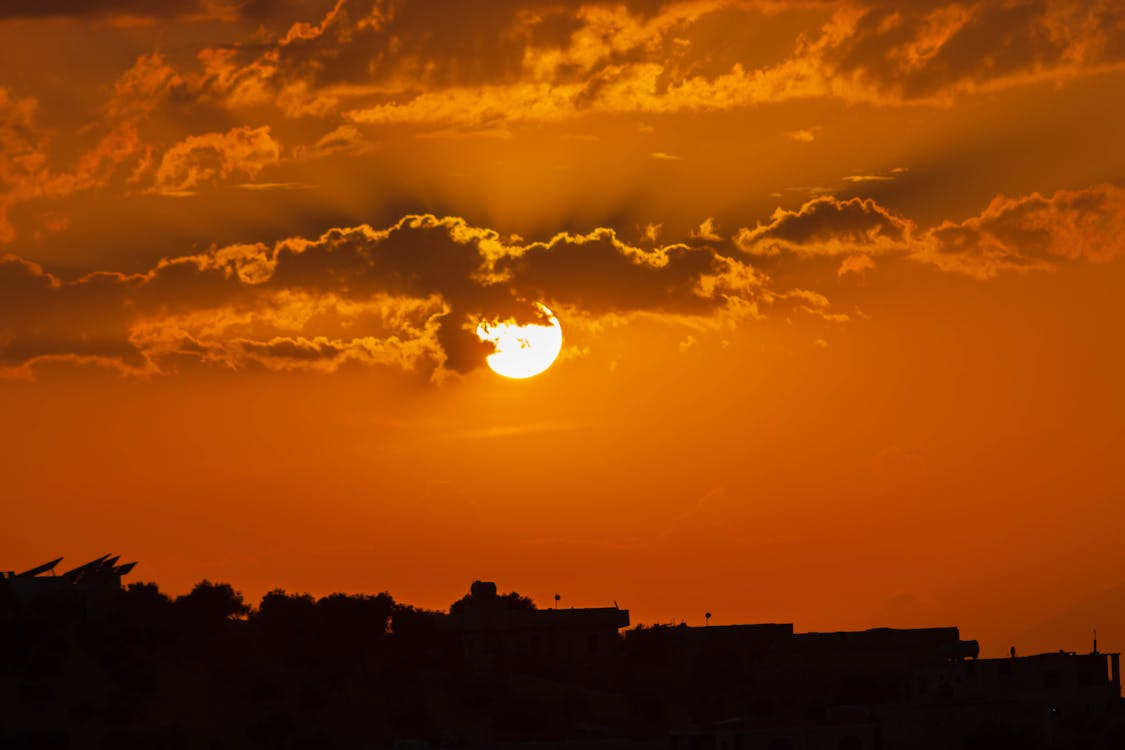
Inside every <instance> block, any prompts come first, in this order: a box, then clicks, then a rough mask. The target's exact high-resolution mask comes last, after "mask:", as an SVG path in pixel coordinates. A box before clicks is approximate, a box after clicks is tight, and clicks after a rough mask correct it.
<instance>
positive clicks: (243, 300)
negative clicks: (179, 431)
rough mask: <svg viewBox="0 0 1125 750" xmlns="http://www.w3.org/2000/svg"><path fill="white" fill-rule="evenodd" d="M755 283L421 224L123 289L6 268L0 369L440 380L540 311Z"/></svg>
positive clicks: (717, 267)
mask: <svg viewBox="0 0 1125 750" xmlns="http://www.w3.org/2000/svg"><path fill="white" fill-rule="evenodd" d="M764 281H765V279H764V277H762V276H759V275H757V274H755V273H754V272H753V271H752V269H749V267H747V266H745V265H743V264H740V263H739V262H738V261H735V260H733V259H729V258H725V257H723V256H721V255H719V254H718V253H717V252H716V251H715V250H714V249H712V248H711V247H709V246H705V245H697V246H688V245H672V246H667V247H651V248H647V249H641V248H638V247H634V246H631V245H628V244H627V243H624V242H622V241H620V240H619V239H618V238H617V236H616V234H615V233H614V232H613V231H612V230H610V229H597V230H595V231H593V232H591V233H589V234H587V235H572V234H560V235H558V236H556V237H555V238H553V239H552V240H550V241H549V242H545V243H531V244H523V243H521V242H512V241H506V240H505V239H504V238H502V237H501V236H500V235H499V234H497V233H496V232H495V231H493V230H490V229H484V228H480V227H474V226H471V225H469V224H468V223H466V222H465V221H464V220H462V219H458V218H444V219H439V218H437V217H434V216H428V215H420V216H408V217H405V218H403V219H402V220H401V221H399V222H398V223H397V224H395V225H394V226H392V227H390V228H388V229H385V230H376V229H373V228H371V227H368V226H358V227H350V228H341V229H332V230H330V231H328V232H326V233H325V234H323V235H321V236H320V237H317V238H313V239H305V238H290V239H287V240H283V241H281V242H279V243H276V244H275V245H273V246H267V245H264V244H256V245H235V246H229V247H225V248H218V249H215V250H212V251H209V252H207V253H202V254H199V255H193V256H185V257H180V258H174V259H169V260H166V261H162V262H161V263H159V264H158V265H157V266H156V267H154V268H152V269H151V270H149V271H148V272H146V273H144V274H136V275H131V276H127V275H122V274H115V273H96V274H91V275H87V276H84V277H81V278H78V279H74V280H70V281H67V280H63V279H60V278H58V277H56V276H53V275H51V274H49V273H47V272H45V271H44V270H43V269H42V268H40V267H39V266H38V265H36V264H33V263H30V262H27V261H25V260H21V259H19V258H15V257H11V256H8V257H6V258H4V259H3V261H2V262H0V321H3V328H0V364H2V365H3V366H4V367H6V368H7V370H8V371H9V372H10V373H12V372H15V373H21V372H22V373H27V372H28V368H29V367H30V366H31V365H33V364H34V363H35V362H36V361H41V360H43V359H59V358H74V357H76V356H77V357H81V358H84V359H82V361H88V358H95V359H100V360H101V361H102V363H103V364H106V365H107V366H112V367H116V368H117V369H121V370H127V371H133V372H144V373H151V372H159V371H161V370H162V369H164V367H163V363H165V362H167V361H178V360H179V359H182V358H183V357H190V358H195V359H199V360H202V361H205V362H212V363H217V364H221V365H226V366H231V367H237V366H242V365H245V364H247V363H256V364H260V365H263V366H266V367H271V368H274V369H288V368H300V367H303V368H312V369H321V370H333V369H335V368H337V367H339V366H341V365H343V364H345V363H348V362H359V363H365V364H392V365H398V366H401V367H403V368H405V369H412V370H417V371H420V372H432V373H437V376H438V377H440V374H441V373H443V372H447V371H451V370H452V371H465V370H469V369H472V368H474V367H477V366H479V365H480V364H481V363H483V360H484V357H485V356H486V355H487V354H489V353H490V351H491V349H490V348H489V346H488V345H485V344H483V343H482V342H480V341H479V340H478V338H477V337H476V335H475V333H474V330H473V328H474V325H475V322H476V321H479V320H482V319H484V320H493V319H507V318H514V319H516V320H517V321H519V322H532V321H535V320H537V317H538V312H537V310H536V308H535V306H534V303H535V302H538V301H544V302H547V303H548V304H551V305H562V306H568V307H570V308H573V309H576V310H580V311H582V312H583V313H584V314H589V315H594V316H597V315H601V314H606V313H622V314H628V313H632V312H646V313H656V314H662V313H668V314H674V315H696V316H706V315H711V314H717V313H719V312H721V311H722V310H723V309H724V308H725V307H726V306H728V305H729V304H730V300H731V299H733V298H736V297H737V298H738V299H740V300H743V301H744V302H752V301H754V300H756V299H757V298H758V297H759V296H761V295H763V294H764V288H763V284H764Z"/></svg>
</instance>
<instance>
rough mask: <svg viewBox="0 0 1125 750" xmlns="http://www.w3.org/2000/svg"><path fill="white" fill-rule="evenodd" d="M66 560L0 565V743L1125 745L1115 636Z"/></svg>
mask: <svg viewBox="0 0 1125 750" xmlns="http://www.w3.org/2000/svg"><path fill="white" fill-rule="evenodd" d="M58 562H59V561H57V560H56V561H52V562H51V563H47V564H46V565H43V566H39V567H38V568H34V569H31V570H28V571H24V572H23V573H21V574H15V573H11V574H5V575H4V576H3V577H2V579H0V612H2V613H4V616H3V617H0V747H3V748H5V749H7V748H36V749H37V748H59V749H60V750H62V749H64V748H66V749H68V750H69V749H71V748H74V749H76V750H77V749H79V748H107V749H108V748H113V749H114V750H118V749H119V748H124V749H126V750H128V749H129V748H144V749H145V750H161V749H162V748H163V749H166V750H187V749H189V748H200V749H201V750H202V749H205V748H206V749H208V750H210V749H211V748H243V747H254V748H271V749H273V748H281V749H288V748H293V749H296V748H354V747H398V748H403V747H415V748H419V747H428V746H456V747H473V748H491V747H510V748H517V747H525V748H537V749H539V748H572V749H577V748H585V749H587V750H594V749H595V748H598V749H604V750H610V749H611V748H633V750H641V749H642V748H667V747H669V744H671V747H672V748H674V749H675V750H787V749H788V750H876V749H878V750H895V749H896V748H910V749H911V750H913V749H914V748H920V749H921V750H946V749H951V748H1007V747H1016V748H1040V747H1042V748H1074V749H1075V750H1078V749H1079V748H1083V749H1088V750H1111V749H1112V750H1120V748H1122V747H1125V715H1123V704H1122V700H1121V697H1120V692H1121V684H1120V672H1119V657H1118V655H1117V654H1103V653H1097V652H1094V653H1090V654H1075V653H1069V652H1058V653H1048V654H1037V655H1029V656H1020V657H1014V656H1013V657H1010V658H1004V659H980V658H977V657H978V652H979V648H978V645H977V643H976V642H975V641H971V640H962V639H961V637H960V633H959V632H958V630H957V629H956V628H919V629H906V630H898V629H888V628H877V629H872V630H864V631H856V632H837V633H798V632H795V631H794V628H793V626H792V625H791V624H778V623H764V624H755V625H730V626H705V627H687V626H684V625H680V626H655V627H644V626H638V627H635V628H633V629H631V630H624V629H625V628H627V627H628V626H629V612H628V610H624V609H619V608H618V607H617V606H616V603H615V606H614V607H599V608H590V609H574V608H568V609H557V608H551V609H539V608H537V607H536V606H535V604H534V603H533V602H532V601H531V600H530V599H528V598H526V597H523V596H521V595H519V594H517V593H515V592H510V593H507V594H500V593H499V592H498V591H497V588H496V585H495V584H492V583H488V582H481V581H477V582H475V583H474V584H473V585H472V587H471V589H470V592H469V594H468V595H466V596H465V597H463V598H462V599H460V600H458V601H457V602H454V603H453V605H452V606H451V607H450V609H449V612H448V613H441V612H432V611H427V610H422V609H417V608H415V607H411V606H408V605H405V604H401V603H398V602H396V601H394V599H393V598H392V597H391V596H390V594H387V593H381V594H376V595H344V594H332V595H330V596H325V597H321V598H319V599H316V598H313V597H312V596H309V595H307V594H300V595H298V594H288V593H286V592H284V591H280V590H277V591H272V592H270V593H268V594H267V595H266V596H265V597H263V599H262V601H261V604H260V605H259V606H258V607H257V608H256V609H254V608H251V607H250V606H248V605H247V604H246V603H245V602H244V601H243V599H242V596H241V594H239V593H238V592H237V591H235V590H234V589H233V588H232V587H231V586H230V585H229V584H225V583H212V582H209V581H203V582H201V583H200V584H198V585H197V586H195V587H194V588H193V589H192V591H191V592H190V593H188V594H185V595H183V596H179V597H176V598H175V599H174V600H172V599H169V598H168V597H167V596H165V595H164V594H162V593H161V592H160V591H159V589H157V587H156V586H155V585H154V584H136V583H134V584H131V585H130V586H128V587H127V588H122V587H121V585H120V578H121V575H123V574H124V573H127V572H129V570H130V569H131V566H130V565H126V566H121V565H118V564H117V560H116V558H110V557H109V556H105V557H102V558H99V559H98V560H95V561H92V562H91V563H89V564H87V565H85V566H81V567H80V568H76V569H74V570H73V571H68V572H67V573H65V574H62V575H58V576H56V575H52V574H51V573H52V572H53V570H54V567H55V566H56V565H57V564H58ZM59 602H63V603H64V604H65V603H66V602H70V603H71V604H72V605H73V604H74V603H76V602H77V603H78V605H75V606H70V605H66V606H56V605H58V604H59ZM87 602H97V606H96V607H93V608H92V607H90V606H87V604H85V603H87ZM95 611H96V612H97V616H96V617H93V616H90V615H91V612H95Z"/></svg>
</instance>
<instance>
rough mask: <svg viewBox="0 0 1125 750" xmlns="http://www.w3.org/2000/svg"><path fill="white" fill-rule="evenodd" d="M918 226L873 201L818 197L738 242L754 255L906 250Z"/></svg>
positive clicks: (746, 231)
mask: <svg viewBox="0 0 1125 750" xmlns="http://www.w3.org/2000/svg"><path fill="white" fill-rule="evenodd" d="M914 231H915V226H914V223H913V222H911V221H910V220H909V219H905V218H903V217H901V216H898V215H897V214H894V213H892V212H891V211H889V210H888V209H886V208H884V207H882V206H880V205H879V204H878V203H876V202H875V201H874V200H872V199H870V198H848V199H845V200H840V199H838V198H834V197H832V196H823V197H819V198H814V199H812V200H810V201H808V202H807V203H805V204H804V205H803V206H801V207H800V208H799V209H798V210H796V211H789V210H786V209H782V208H778V209H777V210H776V211H774V214H773V216H772V217H771V218H770V221H768V222H766V223H761V222H759V223H758V225H757V226H755V227H754V228H743V229H740V230H739V231H738V234H736V235H735V238H734V242H735V244H736V245H737V246H738V248H739V249H741V250H742V251H743V252H745V253H749V254H750V255H761V256H772V255H779V254H781V253H793V254H797V255H809V256H811V255H850V254H855V253H864V254H869V253H880V252H891V251H895V250H905V249H906V247H907V245H908V244H909V243H910V241H911V236H912V234H913V233H914Z"/></svg>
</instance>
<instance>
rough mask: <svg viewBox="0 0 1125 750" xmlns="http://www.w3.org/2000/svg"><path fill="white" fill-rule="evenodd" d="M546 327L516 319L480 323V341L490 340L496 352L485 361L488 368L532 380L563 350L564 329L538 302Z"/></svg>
mask: <svg viewBox="0 0 1125 750" xmlns="http://www.w3.org/2000/svg"><path fill="white" fill-rule="evenodd" d="M535 306H536V307H538V308H539V312H540V314H541V315H542V317H543V318H545V319H546V321H547V325H542V324H539V323H528V324H527V325H522V326H521V325H519V324H517V323H516V322H515V320H512V319H510V318H509V319H508V320H505V321H493V322H491V323H486V322H483V321H482V322H481V323H479V324H478V325H477V338H479V339H480V340H481V341H488V342H490V343H491V344H492V345H493V346H495V347H496V351H494V352H493V353H492V354H489V355H488V357H487V358H486V361H487V362H488V366H489V368H491V370H492V371H493V372H495V373H496V374H497V375H503V376H504V377H506V378H518V379H522V378H530V377H533V376H535V375H538V374H539V373H541V372H544V371H545V370H546V369H547V368H548V367H550V366H551V365H552V364H553V363H554V361H555V359H557V358H558V356H559V353H560V352H561V351H562V343H563V339H562V326H560V325H559V320H558V318H556V317H555V314H554V313H553V312H551V311H550V310H549V309H548V308H547V306H546V305H542V304H539V303H536V305H535Z"/></svg>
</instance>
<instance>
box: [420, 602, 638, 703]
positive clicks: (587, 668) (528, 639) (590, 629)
mask: <svg viewBox="0 0 1125 750" xmlns="http://www.w3.org/2000/svg"><path fill="white" fill-rule="evenodd" d="M457 604H458V605H460V606H454V607H451V608H450V609H451V612H450V614H449V615H447V616H446V617H443V618H442V619H441V620H439V623H438V627H439V629H440V630H441V631H443V632H446V633H452V634H455V635H457V636H459V637H460V639H461V644H462V649H463V653H464V658H465V668H466V669H467V670H468V671H469V672H470V673H472V674H475V675H478V676H487V675H493V674H496V673H498V672H505V671H510V670H516V671H519V672H523V673H527V674H539V675H549V676H552V677H559V678H563V679H570V680H576V681H581V682H586V681H590V680H592V679H593V680H601V681H606V680H609V679H611V678H613V677H616V676H618V675H620V673H621V669H622V652H621V637H620V636H619V635H618V631H619V630H620V629H622V628H626V627H628V626H629V610H627V609H618V608H617V607H599V608H591V609H573V608H572V609H537V608H536V607H535V606H534V605H533V604H531V602H530V601H528V600H525V601H524V602H520V603H514V602H513V601H512V599H511V598H510V597H501V596H498V595H497V592H496V584H495V583H492V582H490V581H475V582H474V583H473V585H472V587H471V588H470V592H469V596H467V597H465V598H464V599H462V600H461V601H460V602H458V603H457Z"/></svg>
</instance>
